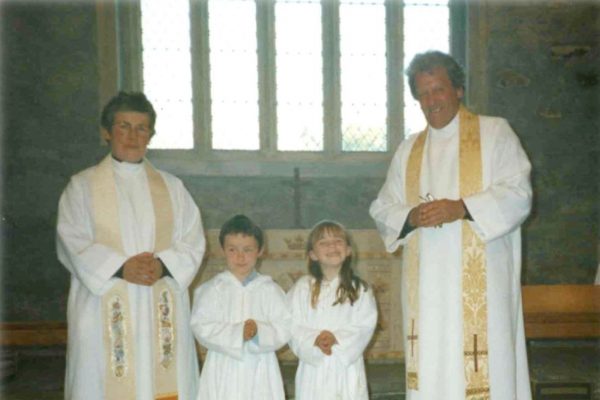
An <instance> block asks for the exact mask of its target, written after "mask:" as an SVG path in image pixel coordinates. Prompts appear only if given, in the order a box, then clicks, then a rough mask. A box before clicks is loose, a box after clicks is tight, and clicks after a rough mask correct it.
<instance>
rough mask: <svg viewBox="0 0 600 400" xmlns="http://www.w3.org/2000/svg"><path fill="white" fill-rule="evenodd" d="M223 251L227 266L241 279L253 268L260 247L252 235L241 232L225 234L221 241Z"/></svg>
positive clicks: (259, 253)
mask: <svg viewBox="0 0 600 400" xmlns="http://www.w3.org/2000/svg"><path fill="white" fill-rule="evenodd" d="M223 252H224V253H225V259H226V260H227V268H229V270H230V271H231V273H232V274H233V275H235V277H236V278H238V279H239V280H240V281H243V280H244V279H245V278H246V277H247V276H248V275H249V274H250V272H252V270H253V269H254V266H255V265H256V261H257V260H258V257H260V256H261V255H262V249H259V248H258V242H257V241H256V239H255V238H254V236H247V235H243V234H241V233H236V234H231V235H226V236H225V240H224V241H223Z"/></svg>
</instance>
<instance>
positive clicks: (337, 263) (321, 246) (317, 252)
mask: <svg viewBox="0 0 600 400" xmlns="http://www.w3.org/2000/svg"><path fill="white" fill-rule="evenodd" d="M351 253H352V248H351V247H350V246H348V243H347V242H346V238H344V237H342V236H339V235H332V234H331V232H325V234H324V235H323V237H322V238H320V239H319V240H317V241H316V242H315V244H314V246H313V249H312V250H311V251H310V252H309V253H308V255H309V257H310V258H311V259H312V260H313V261H318V262H319V264H321V267H325V268H328V267H336V268H337V267H341V266H342V263H343V262H344V260H345V259H346V257H348V256H349V255H350V254H351Z"/></svg>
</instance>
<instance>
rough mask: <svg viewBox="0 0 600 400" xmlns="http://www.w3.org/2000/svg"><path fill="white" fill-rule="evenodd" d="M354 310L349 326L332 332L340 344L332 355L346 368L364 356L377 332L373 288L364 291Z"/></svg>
mask: <svg viewBox="0 0 600 400" xmlns="http://www.w3.org/2000/svg"><path fill="white" fill-rule="evenodd" d="M361 291H362V289H361ZM352 309H353V312H352V321H351V322H350V323H349V325H347V326H345V327H344V328H342V329H336V330H335V331H333V332H332V333H333V334H334V335H335V337H336V339H337V342H338V343H337V344H336V345H334V346H333V347H332V354H333V355H334V356H335V357H337V358H338V359H339V360H340V361H341V362H342V364H343V365H344V366H346V367H347V366H349V365H350V364H352V363H354V362H355V361H356V360H358V358H359V357H360V356H361V355H362V354H363V352H364V351H365V348H366V347H367V345H368V344H369V342H370V341H371V337H372V336H373V332H374V331H375V326H376V324H377V304H376V302H375V296H374V295H373V288H371V287H369V289H368V290H367V291H366V292H365V291H362V292H361V294H360V297H359V298H358V300H357V301H356V302H355V303H354V305H352Z"/></svg>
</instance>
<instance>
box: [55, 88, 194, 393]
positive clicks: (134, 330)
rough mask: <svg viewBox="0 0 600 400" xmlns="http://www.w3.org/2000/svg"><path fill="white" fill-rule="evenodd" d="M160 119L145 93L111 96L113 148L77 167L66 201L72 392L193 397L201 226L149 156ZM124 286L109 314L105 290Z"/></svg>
mask: <svg viewBox="0 0 600 400" xmlns="http://www.w3.org/2000/svg"><path fill="white" fill-rule="evenodd" d="M155 118H156V114H155V112H154V109H153V108H152V105H151V104H150V102H149V101H148V100H147V99H146V97H145V96H144V95H143V94H141V93H119V95H118V96H115V97H114V98H113V99H112V100H111V101H110V102H109V103H108V104H107V106H106V107H105V108H104V110H103V113H102V127H103V135H104V138H105V139H106V140H108V141H109V143H110V146H111V154H110V155H109V156H108V157H107V158H105V160H104V161H102V162H101V163H100V164H98V165H97V166H94V167H91V168H88V169H86V170H84V171H82V172H80V173H78V174H76V175H74V176H73V177H72V178H71V180H70V182H69V184H68V186H67V187H66V189H65V191H64V193H63V194H62V196H61V199H60V203H59V210H58V223H57V252H58V258H59V260H60V261H61V263H62V264H63V265H64V266H65V267H66V268H67V269H68V270H69V271H70V272H71V285H70V292H69V300H68V311H67V320H68V346H67V371H66V377H65V399H68V400H103V399H105V400H124V399H135V400H154V399H179V400H189V399H194V398H195V395H196V385H197V379H198V360H197V357H196V352H195V346H194V342H193V336H192V334H191V330H190V327H189V295H188V286H189V284H190V283H191V281H192V279H193V278H194V276H195V275H196V272H197V270H198V267H199V265H200V263H201V260H202V257H203V254H204V248H205V239H204V232H203V229H202V224H201V218H200V213H199V211H198V208H197V206H196V205H195V203H194V200H193V199H192V197H191V196H190V194H189V193H188V191H187V190H186V189H185V188H184V186H183V184H182V182H181V181H180V180H179V179H178V178H176V177H174V176H173V175H170V174H168V173H166V172H162V171H157V170H155V169H154V168H153V167H152V166H151V165H149V163H148V161H146V160H145V159H144V156H145V154H146V148H147V145H148V143H149V141H150V137H151V136H152V134H153V131H154V122H155ZM98 180H100V181H101V182H103V183H98ZM102 184H104V186H102ZM99 185H100V186H99ZM156 186H158V187H159V189H155V187H156ZM157 193H158V194H157ZM161 193H162V197H161ZM165 215H166V216H167V218H166V219H165V218H164V216H165ZM165 221H166V222H165ZM160 243H162V244H160ZM159 244H160V245H159ZM159 247H160V248H159ZM120 285H122V290H121V292H118V293H117V292H115V295H114V296H113V297H112V298H111V299H112V300H115V299H117V302H114V303H112V304H113V305H116V308H115V309H112V310H110V311H111V312H112V314H107V309H106V307H107V304H106V301H107V296H108V295H109V294H110V293H111V292H112V291H114V290H115V289H116V288H118V287H119V286H120ZM158 287H160V288H161V290H160V291H157V290H156V288H158ZM157 294H158V295H157ZM121 307H122V308H121ZM111 317H112V318H113V319H112V320H111ZM159 323H160V326H157V324H159ZM173 338H174V340H173ZM157 348H160V350H159V351H157ZM157 363H159V364H157ZM165 371H169V372H168V373H165ZM113 373H114V376H113ZM163 373H164V375H160V374H163ZM169 374H170V375H169Z"/></svg>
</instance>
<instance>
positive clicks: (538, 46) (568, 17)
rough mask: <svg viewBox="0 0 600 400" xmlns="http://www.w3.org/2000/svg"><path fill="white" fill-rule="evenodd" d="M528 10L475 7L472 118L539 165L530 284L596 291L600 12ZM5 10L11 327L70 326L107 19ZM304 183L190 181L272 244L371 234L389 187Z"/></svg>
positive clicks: (212, 222) (349, 181)
mask: <svg viewBox="0 0 600 400" xmlns="http://www.w3.org/2000/svg"><path fill="white" fill-rule="evenodd" d="M521 3H523V4H526V5H525V6H517V5H515V4H514V3H504V2H491V3H490V2H485V1H482V2H472V3H471V4H470V6H469V26H468V33H469V37H470V41H469V47H468V59H469V65H468V69H469V76H470V77H471V78H472V79H471V80H470V84H469V90H468V92H469V104H470V105H471V106H473V108H474V109H476V110H477V111H481V112H484V113H486V114H492V115H501V116H504V117H506V118H508V120H509V121H510V123H511V124H512V126H513V127H514V129H515V131H516V132H517V134H518V135H519V137H520V138H521V140H522V142H523V145H524V146H525V149H526V151H527V153H528V154H529V156H530V157H531V160H532V162H533V168H534V174H533V182H534V190H535V206H534V211H533V215H532V217H531V218H530V219H529V220H528V221H527V223H526V224H525V226H524V230H523V234H524V245H525V246H524V264H525V271H524V279H525V281H526V282H527V283H530V284H537V283H559V282H560V283H589V282H592V280H593V276H594V273H595V269H596V266H597V264H598V256H597V248H598V243H599V242H598V237H599V222H600V216H599V212H598V203H599V201H598V176H599V175H600V171H599V164H598V122H599V121H598V118H599V115H600V113H599V112H598V85H597V79H598V68H599V67H598V66H599V65H600V60H599V57H598V55H599V54H598V53H599V47H598V43H599V42H600V40H599V37H598V35H599V33H600V27H599V26H598V6H597V5H596V4H595V3H577V2H570V1H568V2H567V1H558V0H557V1H550V2H544V3H527V2H521ZM521 3H519V4H521ZM527 4H529V5H527ZM0 7H1V10H0V16H1V18H2V26H1V29H2V31H1V32H0V33H1V34H0V37H1V38H2V39H1V40H2V64H3V70H2V78H3V81H2V91H1V94H2V117H3V129H2V136H3V137H2V139H3V143H2V150H3V151H2V161H3V163H2V171H3V186H2V192H1V193H2V196H1V200H2V219H1V226H0V227H1V230H0V235H1V236H0V238H1V242H2V244H3V252H2V257H1V262H2V272H3V274H2V293H3V297H4V299H3V300H4V301H3V306H4V307H3V309H4V316H3V318H2V319H3V320H7V321H17V320H21V321H22V320H64V319H65V315H66V295H67V290H68V285H69V275H68V273H67V271H66V270H65V269H64V268H63V267H62V266H61V265H60V264H59V263H58V261H57V260H56V254H55V250H54V226H55V223H56V207H57V203H58V198H59V196H60V193H61V191H62V190H63V188H64V187H65V185H66V184H67V182H68V179H69V176H71V175H72V174H74V173H75V172H77V171H79V170H81V169H83V168H85V167H87V166H89V165H91V164H93V163H95V162H97V161H98V160H100V159H101V157H102V155H103V154H104V153H105V152H106V147H101V146H100V143H99V139H98V115H99V112H100V108H101V105H100V104H99V101H98V99H99V97H100V96H99V92H98V90H99V89H98V87H99V71H98V58H97V52H98V49H97V47H96V44H97V39H96V8H95V4H94V2H92V1H79V2H77V1H75V2H19V1H14V0H9V1H4V2H1V3H0ZM300 174H301V175H300V176H301V180H302V187H301V191H300V193H299V195H297V194H295V193H294V191H293V190H294V189H293V187H294V184H295V182H294V177H293V174H292V173H290V176H289V177H285V176H283V177H269V176H258V177H231V176H229V177H218V176H207V175H203V174H202V171H198V172H197V173H194V174H184V175H183V176H182V179H183V180H184V183H185V184H186V186H187V187H188V189H189V190H190V192H191V193H192V195H193V196H194V198H195V200H196V201H197V203H198V205H199V206H200V208H201V211H202V214H203V217H204V225H205V227H206V228H207V229H217V228H219V226H220V225H221V224H222V223H223V221H224V220H225V219H227V218H228V217H230V216H231V215H233V214H235V213H238V212H245V213H247V214H248V215H249V216H250V217H251V218H253V219H254V220H256V221H257V222H258V223H259V224H261V225H262V226H263V227H264V228H268V229H273V230H288V229H299V228H308V227H310V226H311V225H312V224H314V223H315V222H317V221H318V220H320V219H322V218H333V219H337V220H339V221H340V222H342V223H344V224H345V225H346V226H348V227H349V228H353V229H356V230H370V229H373V228H374V224H373V222H372V221H371V219H370V218H369V216H368V212H367V210H368V206H369V204H370V202H371V201H372V200H373V199H374V198H375V196H376V194H377V191H378V189H379V187H380V186H381V184H382V183H383V180H384V178H385V176H384V173H382V174H381V176H377V177H366V178H360V177H304V174H303V172H302V171H300ZM342 205H343V206H342ZM374 240H375V239H374ZM361 251H362V249H361Z"/></svg>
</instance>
